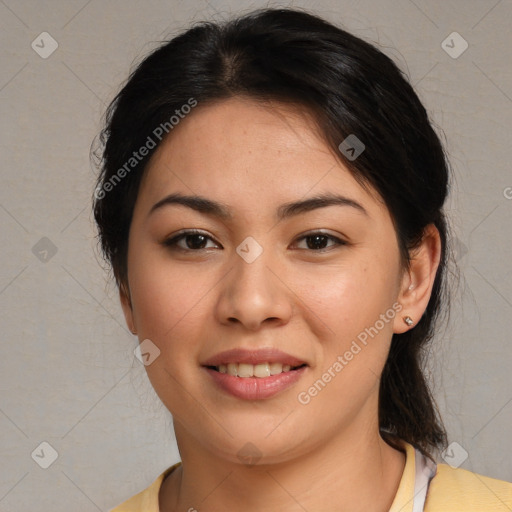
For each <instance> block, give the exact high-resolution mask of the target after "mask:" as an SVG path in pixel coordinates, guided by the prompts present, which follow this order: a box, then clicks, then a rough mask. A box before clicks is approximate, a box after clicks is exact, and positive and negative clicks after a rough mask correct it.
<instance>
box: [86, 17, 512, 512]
mask: <svg viewBox="0 0 512 512" xmlns="http://www.w3.org/2000/svg"><path fill="white" fill-rule="evenodd" d="M103 142H104V153H103V166H102V172H101V175H100V177H99V181H98V185H97V188H96V192H95V205H94V212H95V218H96V221H97V224H98V228H99V235H100V241H101V244H102V249H103V251H104V254H105V256H106V258H107V260H108V261H109V262H110V263H111V265H112V268H113V272H114V276H115V278H116V281H117V284H118V286H119V291H120V300H121V304H122V307H123V311H124V314H125V317H126V321H127V324H128V326H129V327H130V329H131V331H132V332H133V333H134V334H136V335H137V336H138V338H139V340H140V341H141V344H140V354H139V357H140V358H141V360H142V361H143V362H144V364H145V365H146V369H147V373H148V376H149V379H150V381H151V383H152V385H153V387H154V389H155V390H156V392H157V394H158V396H159V397H160V398H161V400H162V402H163V403H164V404H165V406H166V407H167V408H168V409H169V411H170V412H171V413H172V416H173V420H174V428H175V433H176V439H177V443H178V447H179V450H180V455H181V459H182V462H181V463H178V464H176V465H174V466H172V467H171V468H169V469H167V470H166V471H165V472H164V473H163V474H162V475H160V477H159V478H158V479H157V480H156V481H155V482H154V483H153V484H152V485H151V486H150V487H149V488H147V489H146V490H143V491H141V492H140V493H139V494H137V495H136V496H134V497H132V498H131V499H129V500H128V501H126V502H125V503H124V504H122V505H120V506H119V507H117V508H115V509H114V510H115V512H128V511H145V512H156V511H162V512H167V511H178V510H180V511H181V510H183V511H186V510H188V511H193V510H201V511H214V510H215V511H217V510H230V509H236V508H239V509H241V508H242V507H243V510H245V511H246V512H250V511H260V510H279V511H290V512H292V511H299V510H307V511H310V512H311V511H322V512H325V511H359V510H361V511H362V510H364V511H368V510H371V511H382V512H384V511H389V510H391V511H393V512H398V511H402V512H405V511H412V512H417V511H420V510H425V511H427V512H433V511H441V510H443V511H445V510H449V511H459V510H460V511H464V512H467V511H473V510H474V511H476V510H478V511H479V512H481V511H486V510H493V511H498V510H512V485H511V484H508V483H506V482H502V481H498V480H494V479H490V478H486V477H483V476H480V475H476V474H474V473H471V472H467V471H464V470H462V469H453V468H451V467H450V466H448V465H446V464H438V465H437V466H436V464H435V463H434V457H433V456H434V454H435V453H437V452H438V450H440V449H442V448H444V447H445V444H446V433H445V430H444V428H443V426H442V423H441V420H440V418H439V414H438V412H437V409H436V406H435V404H434V401H433V399H432V396H431V394H430V391H429V389H428V386H427V383H426V381H425V378H424V376H423V374H422V371H421V367H420V363H421V356H422V354H423V353H424V350H425V347H426V346H427V345H428V343H429V341H430V339H431V338H432V336H433V334H434V328H435V322H436V320H439V318H440V313H441V312H443V311H444V312H446V308H447V305H446V303H445V302H446V300H445V299H446V297H445V296H446V277H445V276H446V268H447V264H448V261H449V259H448V255H449V251H448V245H447V241H448V234H447V225H446V221H445V216H444V213H443V204H444V201H445V198H446V196H447V191H448V185H449V176H448V166H447V163H446V160H445V156H444V153H443V149H442V146H441V144H440V141H439V139H438V137H437V135H436V134H435V132H434V131H433V129H432V127H431V124H430V122H429V119H428V116H427V113H426V111H425V109H424V108H423V106H422V105H421V103H420V101H419V99H418V97H417V96H416V94H415V93H414V91H413V90H412V88H411V86H410V85H409V83H408V82H407V81H406V80H405V79H404V77H403V76H402V74H401V72H400V71H399V70H398V68H397V67H396V66H395V64H394V63H393V62H392V61H391V60H390V59H389V58H388V57H386V56H385V55H384V54H382V53H381V52H380V51H378V50H377V49H375V48H374V47H373V46H371V45H369V44H368V43H365V42H363V41H362V40H360V39H358V38H356V37H354V36H352V35H350V34H348V33H346V32H344V31H343V30H341V29H339V28H337V27H334V26H333V25H331V24H329V23H327V22H325V21H323V20H322V19H319V18H318V17H315V16H312V15H309V14H306V13H304V12H300V11H295V10H289V9H268V10H261V11H257V12H254V13H251V14H249V15H246V16H244V17H241V18H238V19H235V20H233V21H231V22H228V23H225V24H214V23H202V24H199V25H196V26H194V27H193V28H191V29H190V30H188V31H186V32H184V33H183V34H181V35H180V36H178V37H176V38H174V39H172V40H171V41H169V42H167V43H165V44H164V45H163V46H161V47H160V48H159V49H157V50H156V51H154V52H153V53H152V54H151V55H150V56H149V57H147V58H146V59H145V60H144V61H143V62H142V63H141V64H140V65H139V66H138V67H137V69H136V70H135V71H134V72H133V73H132V75H131V76H130V78H129V80H128V82H127V83H126V85H125V86H124V88H123V89H122V90H121V92H120V93H119V95H118V96H117V98H116V99H115V101H114V102H113V103H112V105H111V106H110V108H109V110H108V112H107V119H106V128H105V130H104V131H103Z"/></svg>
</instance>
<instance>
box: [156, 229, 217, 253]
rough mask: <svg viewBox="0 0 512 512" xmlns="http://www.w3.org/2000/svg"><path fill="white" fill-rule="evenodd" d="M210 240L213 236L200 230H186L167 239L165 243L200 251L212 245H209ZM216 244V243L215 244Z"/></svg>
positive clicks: (185, 249) (187, 249)
mask: <svg viewBox="0 0 512 512" xmlns="http://www.w3.org/2000/svg"><path fill="white" fill-rule="evenodd" d="M209 240H211V241H213V239H212V238H211V237H209V236H208V235H205V234H204V233H202V232H200V231H185V232H182V233H180V234H179V235H177V236H175V237H173V238H170V239H168V240H165V241H164V242H163V245H165V246H166V247H171V248H172V249H179V250H182V251H200V250H203V249H210V248H211V247H212V246H207V244H208V241H209ZM214 246H216V245H215V244H214Z"/></svg>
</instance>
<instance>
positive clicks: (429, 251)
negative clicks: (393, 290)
mask: <svg viewBox="0 0 512 512" xmlns="http://www.w3.org/2000/svg"><path fill="white" fill-rule="evenodd" d="M440 258H441V237H440V235H439V231H438V230H437V228H436V227H435V226H434V224H429V225H428V226H427V227H426V228H425V231H424V234H423V239H422V242H421V244H420V245H419V246H418V247H417V248H416V249H415V250H414V251H413V252H412V254H411V258H410V266H409V269H408V271H407V272H404V275H403V278H402V286H401V291H400V294H399V296H398V299H397V300H398V302H399V303H400V304H401V305H402V308H403V309H402V311H401V314H400V316H397V318H396V319H395V323H394V326H393V327H394V332H395V333H397V334H399V333H403V332H405V331H408V330H409V329H410V328H411V327H413V326H414V325H415V324H416V323H418V322H419V320H420V319H421V317H422V316H423V313H424V312H425V310H426V308H427V305H428V302H429V300H430V296H431V293H432V287H433V286H434V281H435V278H436V275H437V269H438V267H439V262H440Z"/></svg>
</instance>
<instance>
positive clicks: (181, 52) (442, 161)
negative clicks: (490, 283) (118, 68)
mask: <svg viewBox="0 0 512 512" xmlns="http://www.w3.org/2000/svg"><path fill="white" fill-rule="evenodd" d="M233 96H246V97H249V98H251V99H253V100H255V101H261V102H268V101H270V100H272V101H278V102H285V103H287V104H290V105H291V106H294V107H296V108H297V109H301V110H302V111H304V112H307V113H310V114H312V117H313V119H314V122H315V123H316V125H315V127H316V128H317V129H318V130H319V132H320V133H321V134H322V136H323V137H324V139H325V141H326V142H327V143H328V145H329V146H330V147H331V148H332V150H333V151H334V152H336V154H337V155H338V157H339V158H340V160H341V161H343V162H344V164H345V165H346V166H347V167H348V169H349V170H350V172H351V173H352V175H353V176H354V178H355V179H357V181H358V182H359V183H360V184H361V185H362V186H364V187H365V188H367V189H368V190H369V188H368V185H370V186H372V187H374V189H376V191H377V192H378V193H379V194H380V196H381V197H382V199H383V200H384V202H385V203H386V205H387V207H388V209H389V211H390V214H391V217H392V219H393V223H394V227H395V230H396V233H397V239H398V244H399V248H400V255H401V260H402V266H403V268H405V269H407V268H408V265H409V258H410V251H411V250H412V249H414V248H416V247H417V246H418V244H419V243H420V242H421V240H422V238H423V235H424V231H425V228H426V227H427V226H428V225H429V224H434V225H435V226H436V227H437V229H438V231H439V234H440V237H441V243H442V254H441V260H440V264H439V268H438V271H437V275H436V277H435V281H434V285H433V289H432V294H431V297H430V301H429V303H428V306H427V308H426V311H425V313H424V315H423V317H422V318H421V319H420V320H419V322H418V323H417V324H416V325H415V326H414V328H412V329H410V330H409V331H407V332H405V333H403V334H394V335H393V339H392V343H391V348H390V352H389V357H388V359H387V362H386V364H385V367H384V370H383V373H382V377H381V381H380V395H379V424H380V429H381V433H382V435H383V437H384V439H386V441H387V442H388V443H389V444H391V445H392V446H395V447H397V448H398V447H399V442H397V438H398V439H403V440H405V441H407V442H409V443H411V444H413V445H414V446H416V447H418V448H419V449H420V450H421V451H422V452H423V453H425V454H427V455H429V456H431V453H432V452H431V450H432V449H434V450H435V449H438V448H440V447H442V446H444V445H445V444H446V432H445V429H444V427H443V425H442V422H441V419H440V415H439V413H438V410H437V407H436V405H435V402H434V400H433V397H432V394H431V392H430V390H429V387H428V385H427V382H426V379H425V376H424V374H423V371H422V367H423V362H424V361H423V360H424V356H425V353H426V347H427V345H428V342H429V341H430V340H431V338H432V337H433V334H434V326H435V324H436V323H438V322H439V319H440V313H441V312H442V308H441V306H443V308H445V307H447V303H446V301H445V299H448V298H449V297H448V294H447V286H446V269H447V264H448V257H447V255H448V250H447V238H448V232H447V229H448V226H447V223H446V221H445V216H444V213H443V209H442V208H443V204H444V201H445V198H446V196H447V191H448V185H449V183H448V178H449V175H448V164H447V161H446V158H445V155H444V151H443V148H442V144H441V142H440V140H439V138H438V136H437V135H436V133H435V131H434V130H433V128H432V125H431V123H430V122H429V118H428V114H427V112H426V110H425V108H424V107H423V105H422V104H421V102H420V100H419V99H418V97H417V95H416V93H415V92H414V90H413V88H412V87H411V85H410V84H409V82H408V80H407V79H406V78H405V77H404V75H403V74H402V72H401V71H400V69H399V68H398V67H397V66H396V65H395V64H394V62H393V61H392V60H391V59H390V58H389V57H387V56H386V55H384V54H383V53H382V52H381V51H379V50H377V49H376V48H375V47H374V46H372V45H371V44H369V43H367V42H365V41H363V40H361V39H359V38H357V37H355V36H353V35H351V34H349V33H347V32H345V31H344V30H342V29H340V28H338V27H336V26H334V25H332V24H330V23H328V22H327V21H324V20H322V19H321V18H319V17H317V16H315V15H312V14H309V13H306V12H303V11H299V10H293V9H262V10H257V11H254V12H252V13H249V14H248V15H244V16H242V17H239V18H236V19H233V20H230V21H227V22H223V23H213V22H201V23H199V24H196V25H194V26H192V28H190V29H189V30H186V31H185V32H183V33H181V34H180V35H178V36H177V37H174V38H173V39H171V40H170V41H165V42H164V44H162V45H161V46H160V47H158V48H157V49H156V50H154V51H153V52H152V53H151V54H150V55H149V56H147V57H146V58H145V59H144V60H143V61H142V62H141V63H140V64H139V65H138V66H137V67H136V69H135V70H134V71H133V72H132V73H131V75H130V77H129V78H128V80H127V83H126V84H125V85H124V87H123V88H122V90H121V91H120V92H119V94H118V95H117V96H116V98H115V99H114V100H113V101H112V103H111V104H110V106H109V108H108V109H107V111H106V114H105V128H104V129H103V130H102V132H101V136H100V140H101V143H102V144H103V158H102V162H101V173H100V175H99V178H98V182H97V188H96V192H95V194H94V215H95V219H96V222H97V225H98V229H99V238H100V242H101V248H102V250H103V254H104V256H105V258H106V259H107V260H108V262H109V263H110V264H111V266H112V269H113V273H114V277H115V279H116V283H117V285H118V286H119V287H121V289H122V290H125V291H126V290H129V289H128V282H127V246H128V245H127V244H128V233H129V228H130V223H131V218H132V212H133V208H134V204H135V201H136V198H137V193H138V189H139V184H140V180H141V177H142V175H143V172H144V169H145V167H146V164H147V162H148V159H149V158H150V157H151V155H152V154H153V152H154V151H155V149H156V147H158V143H159V142H160V140H161V139H163V137H161V135H162V134H163V132H164V131H165V134H167V132H169V133H171V130H172V128H173V122H172V121H171V118H172V117H173V116H174V117H175V118H176V119H177V115H179V116H180V117H182V116H181V115H180V113H181V112H186V111H187V110H185V108H184V106H185V105H187V104H188V105H193V104H194V102H197V104H199V105H201V104H206V103H208V102H214V101H218V100H220V99H227V98H230V97H233ZM188 110H190V108H189V109H188ZM158 127H160V129H159V130H160V131H158ZM156 134H158V135H159V136H157V135H156ZM351 134H353V135H355V136H356V137H357V138H358V139H359V140H360V141H362V142H363V143H364V144H365V150H364V151H363V153H362V154H360V155H359V156H358V158H356V159H352V158H347V157H346V156H345V155H344V154H343V153H342V152H341V151H340V150H339V149H338V147H339V145H340V143H341V142H342V141H343V140H344V139H345V138H346V137H347V136H349V135H351ZM155 139H157V140H155ZM150 140H151V141H152V144H150V143H149V141H150ZM153 145H154V146H155V147H152V148H150V146H153ZM143 146H145V147H146V148H150V149H149V150H148V151H147V154H145V155H139V154H137V158H136V159H135V158H134V151H137V150H138V149H139V148H141V147H143ZM145 153H146V152H145ZM127 162H130V165H127ZM132 164H133V165H132ZM122 169H124V172H122ZM128 293H129V291H128Z"/></svg>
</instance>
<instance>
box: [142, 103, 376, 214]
mask: <svg viewBox="0 0 512 512" xmlns="http://www.w3.org/2000/svg"><path fill="white" fill-rule="evenodd" d="M174 191H179V192H182V193H184V194H191V193H194V194H197V195H202V196H209V197H212V196H213V197H215V198H216V199H218V200H220V201H222V202H224V203H228V204H230V203H239V204H243V205H244V206H245V207H246V208H252V209H253V210H254V209H258V208H260V209H261V207H262V206H263V204H268V203H269V202H274V201H275V202H276V203H282V202H286V201H289V200H293V199H297V198H301V197H305V196H307V195H308V194H310V195H313V194H317V193H323V192H339V193H343V194H344V195H350V196H351V197H353V198H354V199H355V200H358V201H359V202H365V203H366V205H367V206H368V207H369V209H371V208H372V203H373V208H376V209H381V208H382V207H383V205H382V201H381V200H380V199H379V198H378V195H377V194H376V192H375V191H372V190H371V189H370V192H372V194H371V195H370V193H369V191H367V190H365V189H364V188H363V187H362V186H361V185H360V184H359V183H358V182H357V181H356V180H355V179H354V177H353V176H352V174H351V172H350V171H349V170H348V169H347V168H346V167H345V166H344V165H343V163H342V161H341V160H340V159H339V158H338V157H337V156H336V155H335V154H334V153H333V151H332V149H331V148H330V147H329V146H328V145H327V143H326V142H325V141H324V140H323V139H322V137H321V136H320V134H319V132H318V129H317V125H316V123H315V122H314V120H313V118H312V117H311V116H310V115H309V114H308V113H307V112H305V111H303V110H302V111H301V110H299V109H298V108H297V107H292V106H289V105H283V104H280V103H279V104H276V103H267V104H261V103H257V102H256V101H254V100H250V99H247V98H238V97H237V98H230V99H227V100H222V101H218V102H215V103H212V104H208V105H198V106H197V107H196V108H195V109H194V110H193V111H192V113H190V114H189V115H188V116H187V117H185V118H184V119H183V120H181V121H180V123H179V124H178V125H176V126H175V127H174V128H173V130H172V131H171V132H170V134H169V135H168V136H167V137H166V138H165V139H164V140H163V142H162V143H161V144H160V146H159V148H158V149H157V150H156V152H155V154H154V155H153V157H152V158H151V161H150V162H149V164H148V166H147V169H146V173H145V176H144V179H143V181H142V184H141V195H143V196H144V197H146V198H148V201H157V200H158V199H159V198H161V196H162V195H163V194H165V193H170V192H174ZM263 201H264V202H263Z"/></svg>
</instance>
